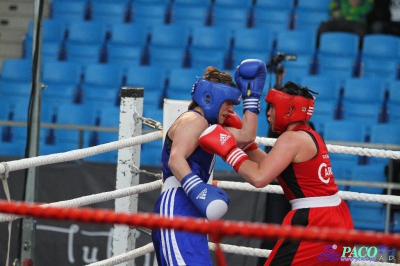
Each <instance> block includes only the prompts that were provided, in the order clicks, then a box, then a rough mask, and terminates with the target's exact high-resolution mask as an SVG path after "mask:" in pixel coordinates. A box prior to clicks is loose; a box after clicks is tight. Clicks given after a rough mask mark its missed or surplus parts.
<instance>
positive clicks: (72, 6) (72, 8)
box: [50, 1, 88, 23]
mask: <svg viewBox="0 0 400 266" xmlns="http://www.w3.org/2000/svg"><path fill="white" fill-rule="evenodd" d="M50 18H51V19H53V20H58V21H64V22H66V23H69V22H72V21H83V20H84V19H86V18H88V6H87V2H86V1H74V2H66V1H65V2H64V1H57V2H54V3H51V9H50Z"/></svg>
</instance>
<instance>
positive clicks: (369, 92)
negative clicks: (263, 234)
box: [343, 77, 385, 104]
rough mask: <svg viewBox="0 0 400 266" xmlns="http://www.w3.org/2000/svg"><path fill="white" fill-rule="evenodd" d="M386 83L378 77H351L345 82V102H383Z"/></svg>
mask: <svg viewBox="0 0 400 266" xmlns="http://www.w3.org/2000/svg"><path fill="white" fill-rule="evenodd" d="M384 93H385V83H384V81H383V80H381V79H378V78H368V77H366V78H349V79H346V80H345V82H344V84H343V101H344V102H345V103H347V102H348V103H351V104H352V103H356V102H360V103H380V104H382V103H383V99H384Z"/></svg>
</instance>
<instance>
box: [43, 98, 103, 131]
mask: <svg viewBox="0 0 400 266" xmlns="http://www.w3.org/2000/svg"><path fill="white" fill-rule="evenodd" d="M47 108H49V109H50V110H51V109H53V112H54V114H55V116H56V122H55V123H57V124H65V125H81V126H95V122H96V113H95V112H94V111H93V110H92V107H90V106H85V105H83V104H59V103H54V105H53V106H47Z"/></svg>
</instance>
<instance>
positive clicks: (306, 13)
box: [293, 9, 329, 33]
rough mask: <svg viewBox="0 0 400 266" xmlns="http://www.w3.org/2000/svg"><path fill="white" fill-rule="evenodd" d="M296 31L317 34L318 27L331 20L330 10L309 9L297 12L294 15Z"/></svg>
mask: <svg viewBox="0 0 400 266" xmlns="http://www.w3.org/2000/svg"><path fill="white" fill-rule="evenodd" d="M293 20H294V26H293V27H294V29H296V30H308V31H310V32H313V33H317V31H318V27H319V25H320V24H321V22H323V21H327V20H329V12H328V10H324V11H310V10H307V9H303V10H296V11H295V14H294V19H293Z"/></svg>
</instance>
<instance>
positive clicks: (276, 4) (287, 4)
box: [255, 0, 295, 11]
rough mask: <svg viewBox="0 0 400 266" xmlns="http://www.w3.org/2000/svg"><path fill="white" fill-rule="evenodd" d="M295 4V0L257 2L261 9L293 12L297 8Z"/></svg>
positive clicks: (261, 0) (262, 0)
mask: <svg viewBox="0 0 400 266" xmlns="http://www.w3.org/2000/svg"><path fill="white" fill-rule="evenodd" d="M294 3H295V1H293V0H257V1H256V2H255V5H256V6H257V7H260V8H268V9H276V10H277V9H280V10H287V11H291V10H292V9H293V8H294V6H295V5H294Z"/></svg>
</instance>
